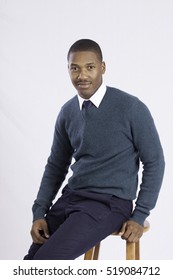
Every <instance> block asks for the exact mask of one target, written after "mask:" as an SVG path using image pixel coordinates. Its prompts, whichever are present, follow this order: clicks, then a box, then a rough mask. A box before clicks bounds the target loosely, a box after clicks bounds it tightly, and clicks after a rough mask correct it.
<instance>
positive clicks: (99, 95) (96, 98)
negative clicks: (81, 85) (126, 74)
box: [77, 83, 106, 110]
mask: <svg viewBox="0 0 173 280" xmlns="http://www.w3.org/2000/svg"><path fill="white" fill-rule="evenodd" d="M105 92H106V85H105V84H104V83H102V84H101V86H100V87H99V88H98V90H97V91H96V92H95V93H94V94H93V95H92V96H91V98H90V99H87V100H90V101H91V102H92V103H93V104H94V105H95V106H96V107H97V108H98V107H99V106H100V103H101V101H102V99H103V97H104V95H105ZM77 96H78V100H79V107H80V110H82V104H83V102H84V100H85V99H84V98H82V97H81V96H80V95H77Z"/></svg>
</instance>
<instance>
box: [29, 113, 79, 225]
mask: <svg viewBox="0 0 173 280" xmlns="http://www.w3.org/2000/svg"><path fill="white" fill-rule="evenodd" d="M72 154H73V149H72V147H71V144H70V141H69V138H68V135H67V133H66V130H65V120H64V118H63V110H61V112H60V114H59V115H58V118H57V121H56V125H55V131H54V138H53V144H52V148H51V153H50V156H49V158H48V161H47V164H46V167H45V171H44V174H43V177H42V180H41V185H40V188H39V191H38V194H37V198H36V200H35V201H34V205H33V207H32V211H33V220H37V219H41V218H44V216H45V214H46V213H47V211H48V209H49V208H50V207H51V205H52V201H53V199H54V198H55V196H56V194H57V192H58V190H59V188H60V187H61V185H62V183H63V181H64V180H65V177H66V175H67V172H68V168H69V165H70V163H71V160H72Z"/></svg>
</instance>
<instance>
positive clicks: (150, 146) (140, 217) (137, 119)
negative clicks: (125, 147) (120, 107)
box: [130, 100, 165, 225]
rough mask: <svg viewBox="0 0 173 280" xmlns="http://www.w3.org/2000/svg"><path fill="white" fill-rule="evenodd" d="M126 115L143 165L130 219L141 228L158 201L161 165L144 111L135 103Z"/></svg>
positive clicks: (156, 137)
mask: <svg viewBox="0 0 173 280" xmlns="http://www.w3.org/2000/svg"><path fill="white" fill-rule="evenodd" d="M130 115H131V130H132V135H133V141H134V145H135V148H136V149H137V151H138V154H139V158H140V161H141V162H142V166H143V172H142V181H141V185H140V189H139V193H138V196H137V199H136V205H135V208H134V211H133V213H132V216H131V219H132V220H134V221H136V222H138V223H139V224H141V225H143V223H144V220H145V219H146V218H147V216H149V214H150V210H152V209H153V208H154V207H155V204H156V201H157V199H158V195H159V191H160V188H161V184H162V179H163V174H164V167H165V162H164V155H163V150H162V146H161V143H160V139H159V135H158V132H157V130H156V127H155V124H154V121H153V118H152V116H151V114H150V111H149V110H148V108H147V107H146V106H145V105H144V104H143V103H142V102H141V101H139V100H137V102H136V103H135V104H134V106H133V111H132V112H131V114H130Z"/></svg>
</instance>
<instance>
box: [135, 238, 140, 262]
mask: <svg viewBox="0 0 173 280" xmlns="http://www.w3.org/2000/svg"><path fill="white" fill-rule="evenodd" d="M135 260H140V241H138V242H136V245H135Z"/></svg>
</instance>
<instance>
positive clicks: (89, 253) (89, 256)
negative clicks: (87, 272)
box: [84, 247, 95, 260]
mask: <svg viewBox="0 0 173 280" xmlns="http://www.w3.org/2000/svg"><path fill="white" fill-rule="evenodd" d="M94 251H95V247H92V248H91V249H90V250H88V251H87V252H86V253H85V256H84V260H93V257H94Z"/></svg>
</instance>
